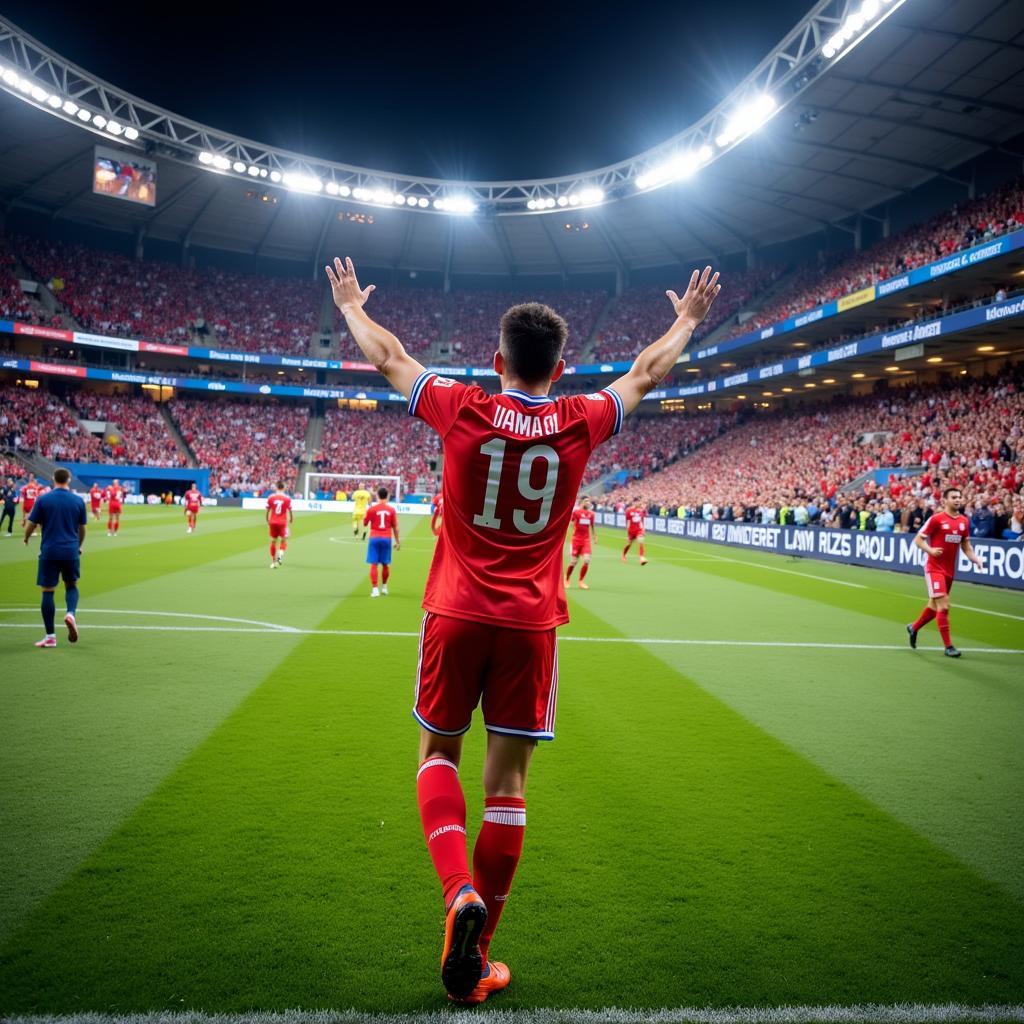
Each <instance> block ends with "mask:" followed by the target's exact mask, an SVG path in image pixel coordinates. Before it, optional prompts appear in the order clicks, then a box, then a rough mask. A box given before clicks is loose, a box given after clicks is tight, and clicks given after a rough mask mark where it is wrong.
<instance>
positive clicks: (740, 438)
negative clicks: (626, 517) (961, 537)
mask: <svg viewBox="0 0 1024 1024" xmlns="http://www.w3.org/2000/svg"><path fill="white" fill-rule="evenodd" d="M1022 454H1024V376H1022V371H1021V370H1020V369H1019V368H1018V369H1017V370H1014V371H1011V370H1010V369H1007V370H1005V371H1004V372H1003V374H1002V375H1001V376H1000V378H999V379H998V380H996V379H988V380H983V381H979V380H975V379H973V378H966V377H964V378H957V380H956V381H955V382H953V381H944V382H943V383H941V384H933V385H929V386H920V385H919V386H908V387H906V388H898V387H891V388H889V389H886V390H882V391H880V392H878V393H875V394H871V395H865V396H861V397H857V398H849V399H844V398H840V397H838V396H837V397H835V398H833V399H832V400H831V401H830V402H829V403H828V404H818V405H813V406H804V407H802V408H795V409H781V410H778V411H775V412H772V413H770V414H763V415H750V416H748V418H747V419H746V420H745V422H743V423H742V424H741V425H739V426H737V427H736V428H735V429H732V430H730V431H728V432H727V433H725V434H724V435H723V436H722V437H720V438H718V439H717V440H715V441H713V442H711V443H710V444H708V445H706V446H705V447H704V448H702V449H700V450H699V451H697V452H695V453H694V454H693V455H690V456H689V457H687V458H683V459H680V460H679V461H678V462H676V463H674V464H673V465H671V466H669V467H667V468H666V469H664V470H662V471H661V472H657V473H652V474H650V475H649V476H646V477H645V478H644V479H643V480H640V481H637V482H636V483H632V484H628V485H626V486H625V487H622V488H619V489H618V490H616V491H613V492H611V493H609V494H608V495H606V496H605V498H604V503H605V504H608V505H612V506H614V505H616V504H619V503H622V502H628V501H630V500H632V499H633V498H634V497H636V496H639V497H640V498H641V499H642V501H643V502H644V503H645V504H646V505H648V506H649V507H652V508H653V507H660V506H667V507H669V508H671V509H678V508H679V507H680V506H682V507H685V508H687V509H690V510H691V511H692V510H697V512H698V514H702V511H703V508H704V506H705V505H708V506H709V507H710V508H712V509H713V510H714V511H713V512H712V513H711V514H712V515H714V516H718V515H721V514H723V510H725V509H727V508H731V509H733V512H732V517H735V518H739V517H740V514H741V513H742V512H743V510H745V509H746V510H748V518H749V511H750V510H753V511H754V512H755V513H756V514H757V516H758V518H759V519H760V518H762V517H763V515H764V514H766V510H767V514H768V515H777V512H778V509H779V507H780V506H781V505H783V504H785V503H791V502H792V501H793V500H794V499H796V498H799V497H802V498H812V497H813V498H815V499H816V500H818V501H820V500H821V499H823V498H824V499H833V500H834V499H837V498H839V497H840V496H841V495H840V489H841V488H843V487H844V486H845V485H847V484H849V483H850V481H852V480H854V479H856V478H857V477H858V476H860V475H861V474H862V473H865V472H867V471H868V470H872V469H876V468H885V467H907V468H910V467H921V466H923V467H925V468H924V471H923V473H921V474H918V475H914V476H906V477H905V478H903V479H898V480H895V481H894V482H893V483H891V484H890V485H888V486H885V487H875V486H874V484H873V482H869V483H868V485H867V486H866V488H865V491H864V497H865V498H867V499H868V500H878V501H880V502H881V501H890V502H892V503H893V505H894V507H895V508H896V509H897V510H898V511H902V510H903V509H905V508H907V506H908V503H910V502H913V501H914V500H916V499H917V498H918V497H921V498H923V499H925V500H926V501H927V502H929V503H930V504H931V505H934V504H935V502H936V501H937V500H938V497H939V496H940V495H941V491H942V488H944V487H947V486H958V487H961V488H962V489H963V492H964V500H965V502H966V504H967V505H968V506H972V505H973V503H974V502H976V501H977V500H978V499H979V498H982V497H983V498H985V499H986V500H987V501H988V502H989V503H990V504H995V503H996V502H1001V503H1002V504H1003V506H1004V507H1005V508H1007V509H1011V508H1013V507H1014V505H1020V504H1022V503H1024V464H1022V462H1021V458H1022ZM897 518H898V517H897Z"/></svg>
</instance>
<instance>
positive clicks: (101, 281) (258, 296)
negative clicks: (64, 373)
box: [16, 237, 321, 355]
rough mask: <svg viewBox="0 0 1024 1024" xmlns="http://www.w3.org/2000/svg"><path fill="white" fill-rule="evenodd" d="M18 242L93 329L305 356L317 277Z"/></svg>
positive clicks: (313, 326)
mask: <svg viewBox="0 0 1024 1024" xmlns="http://www.w3.org/2000/svg"><path fill="white" fill-rule="evenodd" d="M16 247H17V250H18V253H19V254H20V256H21V258H22V259H23V260H24V261H25V263H26V265H27V266H29V267H30V268H31V269H32V271H33V273H34V274H35V275H36V276H37V278H38V279H39V280H40V281H42V282H43V283H45V284H46V285H47V286H48V287H49V288H50V290H51V291H52V292H53V293H54V295H55V296H56V297H57V299H58V301H60V302H61V303H63V305H64V306H65V307H66V309H67V310H68V312H69V313H70V314H71V315H72V316H73V317H74V318H75V320H77V321H78V323H80V324H81V325H82V327H83V328H84V329H85V330H87V331H91V332H93V333H97V334H107V335H114V336H117V337H126V338H143V339H146V340H153V341H162V342H166V343H170V344H178V345H187V344H195V345H204V346H214V347H223V348H233V349H244V350H246V351H250V352H282V353H291V354H302V355H308V354H309V342H310V339H311V338H312V337H313V335H314V333H315V331H316V330H317V328H318V326H319V318H320V300H321V284H320V283H319V282H317V281H313V280H311V279H308V278H293V277H285V278H275V277H266V276H263V275H258V274H237V273H233V272H231V271H227V270H219V269H217V268H213V267H205V268H202V269H192V268H188V267H182V266H177V265H174V264H171V263H160V262H157V261H150V260H146V261H139V260H134V259H131V258H129V257H128V256H124V255H121V254H119V253H112V252H106V251H104V250H100V249H92V248H89V247H88V246H84V245H74V244H70V243H66V242H60V243H57V242H49V241H44V240H42V239H38V238H29V237H22V238H19V239H17V240H16Z"/></svg>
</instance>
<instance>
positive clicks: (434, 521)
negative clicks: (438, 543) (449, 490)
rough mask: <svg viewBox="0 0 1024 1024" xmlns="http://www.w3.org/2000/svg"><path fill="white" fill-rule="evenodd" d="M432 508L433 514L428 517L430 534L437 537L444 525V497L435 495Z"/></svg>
mask: <svg viewBox="0 0 1024 1024" xmlns="http://www.w3.org/2000/svg"><path fill="white" fill-rule="evenodd" d="M433 506H434V514H433V515H432V516H431V517H430V532H431V533H433V535H434V536H435V537H438V536H440V534H441V527H442V526H443V525H444V497H443V496H442V495H440V494H435V495H434V501H433Z"/></svg>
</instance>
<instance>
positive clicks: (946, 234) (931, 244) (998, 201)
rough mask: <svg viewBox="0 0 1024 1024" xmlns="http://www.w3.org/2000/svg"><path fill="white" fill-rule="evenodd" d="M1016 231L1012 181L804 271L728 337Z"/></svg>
mask: <svg viewBox="0 0 1024 1024" xmlns="http://www.w3.org/2000/svg"><path fill="white" fill-rule="evenodd" d="M1020 228H1024V181H1022V179H1017V180H1016V181H1013V182H1010V183H1008V184H1006V185H1004V186H1003V187H1002V188H1000V189H997V190H996V191H994V192H992V193H990V194H989V195H986V196H982V197H981V198H979V199H974V200H972V201H970V202H968V203H965V204H958V205H957V206H954V207H953V209H952V210H947V211H946V212H945V213H942V214H939V215H938V216H937V217H933V218H932V219H931V220H929V221H926V222H925V223H924V224H920V225H917V226H915V227H912V228H909V229H908V230H906V231H902V232H900V233H899V234H898V235H893V236H891V237H890V238H886V239H883V240H881V241H880V242H877V243H876V244H875V245H873V246H871V247H870V248H868V249H865V250H864V251H863V252H859V253H854V254H852V255H851V256H850V257H849V258H848V259H845V260H842V261H841V262H839V263H838V265H836V266H834V267H833V268H832V269H831V270H827V271H826V272H822V269H823V268H822V267H820V266H816V267H807V268H805V270H804V271H803V272H802V273H801V274H800V275H799V276H798V277H797V278H796V279H795V280H794V281H793V282H792V283H790V284H789V285H788V286H787V287H786V288H785V289H783V291H782V292H781V293H780V294H779V295H778V296H776V297H775V298H774V299H773V300H772V301H771V302H769V303H768V304H767V305H766V306H765V307H764V308H763V309H761V310H759V311H758V312H757V313H756V314H755V316H754V317H753V319H751V320H748V321H747V322H746V323H744V324H743V325H741V326H737V327H736V329H735V330H734V331H733V332H732V336H735V335H738V334H744V333H746V332H747V331H752V330H757V329H760V328H762V327H767V326H768V325H769V324H774V323H778V322H779V321H780V320H785V319H787V318H788V317H791V316H797V315H798V314H800V313H804V312H806V311H807V310H809V309H814V308H816V307H817V306H821V305H824V304H825V303H826V302H831V301H832V300H834V299H838V298H841V297H842V296H844V295H849V294H850V293H851V292H856V291H860V289H862V288H867V287H868V286H869V285H872V284H877V283H878V282H880V281H887V280H889V279H890V278H893V277H899V275H900V274H904V273H906V272H907V271H908V270H913V269H914V268H915V267H921V266H924V265H925V264H927V263H934V262H935V261H936V260H941V259H942V258H943V257H945V256H950V255H952V254H953V253H955V252H959V251H960V250H961V249H969V248H971V247H972V246H975V245H980V244H981V243H983V242H986V241H988V240H989V239H992V238H998V237H999V236H1000V235H1005V234H1007V233H1008V232H1010V231H1016V230H1018V229H1020Z"/></svg>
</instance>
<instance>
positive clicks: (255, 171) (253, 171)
mask: <svg viewBox="0 0 1024 1024" xmlns="http://www.w3.org/2000/svg"><path fill="white" fill-rule="evenodd" d="M249 176H250V177H252V178H258V177H259V176H260V169H259V168H258V167H257V166H256V165H255V164H249Z"/></svg>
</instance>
